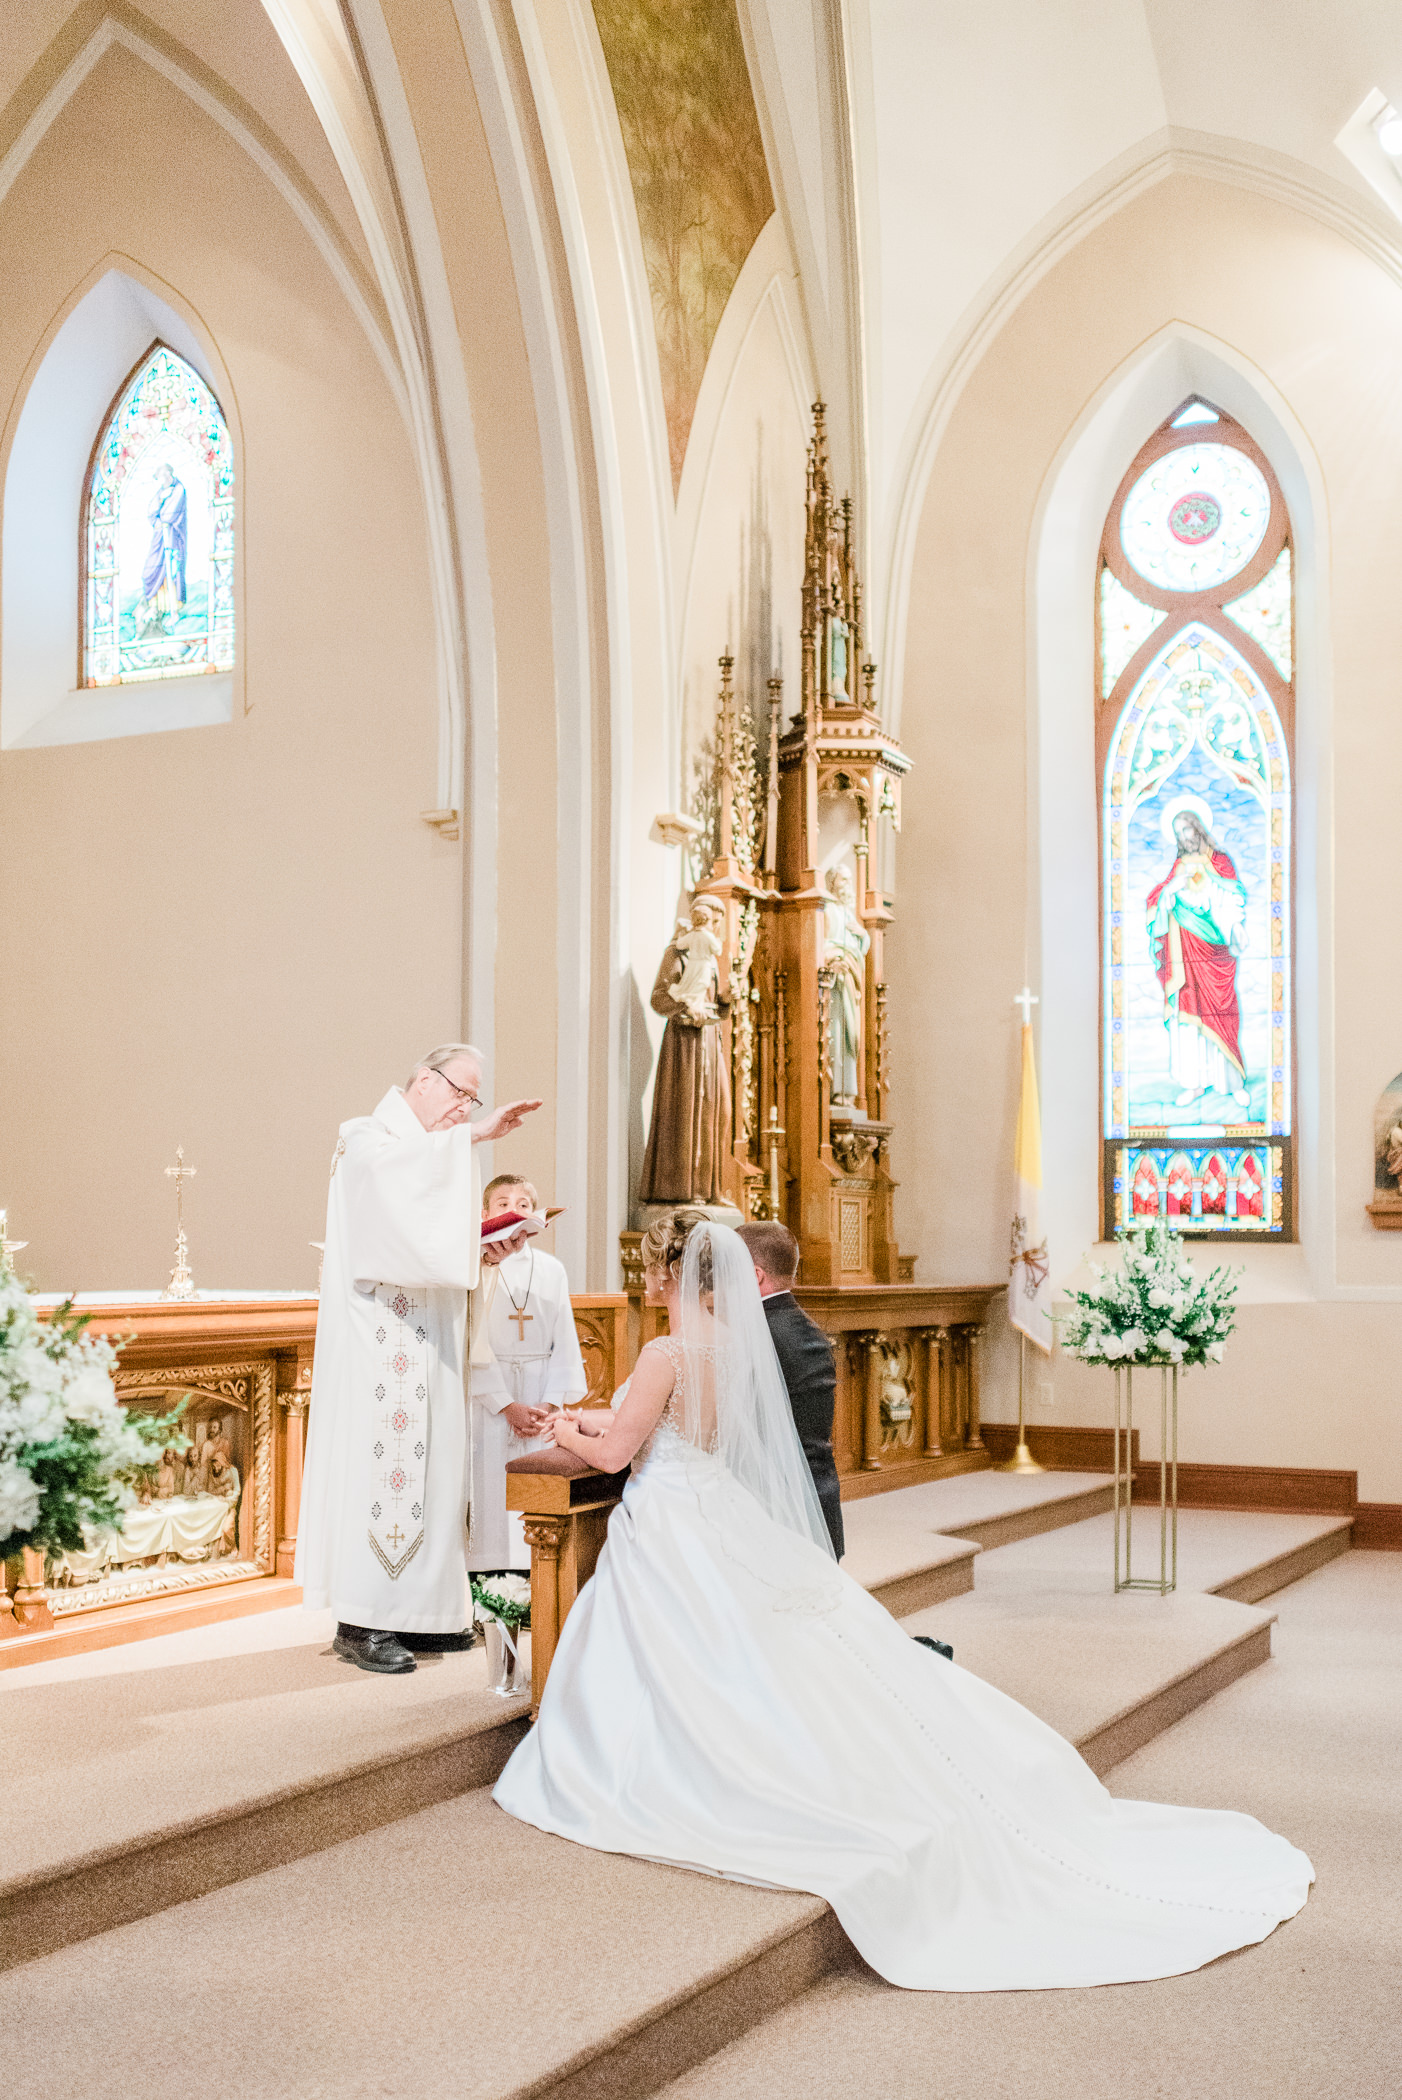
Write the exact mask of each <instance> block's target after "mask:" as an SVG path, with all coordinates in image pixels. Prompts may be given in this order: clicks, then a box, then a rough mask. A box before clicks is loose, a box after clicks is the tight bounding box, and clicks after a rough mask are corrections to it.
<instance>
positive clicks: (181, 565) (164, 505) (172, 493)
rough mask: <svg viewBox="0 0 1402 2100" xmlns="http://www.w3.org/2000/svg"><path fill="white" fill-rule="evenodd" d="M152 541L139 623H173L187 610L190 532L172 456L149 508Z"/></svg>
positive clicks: (143, 573)
mask: <svg viewBox="0 0 1402 2100" xmlns="http://www.w3.org/2000/svg"><path fill="white" fill-rule="evenodd" d="M147 516H148V518H149V519H150V521H151V544H150V546H149V547H148V548H147V550H146V561H145V565H144V567H143V568H142V571H141V605H140V608H139V610H138V613H137V622H138V625H140V626H143V627H153V626H155V625H156V623H157V622H158V621H160V622H162V623H164V624H165V625H167V626H169V625H170V624H171V623H172V622H173V621H175V620H178V619H179V618H180V615H181V613H183V612H184V610H185V551H186V542H187V534H188V526H187V503H186V497H185V484H184V482H183V481H177V480H176V478H175V470H174V468H173V467H172V466H171V464H170V462H169V460H163V461H162V462H161V466H160V470H159V472H158V473H157V475H156V486H155V490H154V492H153V494H152V497H151V507H150V509H149V511H148V512H147Z"/></svg>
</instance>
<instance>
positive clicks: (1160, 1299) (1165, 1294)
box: [1149, 1283, 1173, 1311]
mask: <svg viewBox="0 0 1402 2100" xmlns="http://www.w3.org/2000/svg"><path fill="white" fill-rule="evenodd" d="M1149 1303H1150V1305H1152V1306H1153V1307H1154V1309H1155V1310H1156V1311H1162V1310H1163V1309H1164V1308H1165V1307H1167V1306H1170V1305H1172V1303H1173V1293H1172V1291H1166V1290H1165V1289H1164V1287H1163V1285H1162V1284H1161V1283H1156V1284H1155V1285H1154V1288H1153V1289H1152V1290H1151V1291H1150V1293H1149Z"/></svg>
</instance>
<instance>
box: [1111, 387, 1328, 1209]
mask: <svg viewBox="0 0 1402 2100" xmlns="http://www.w3.org/2000/svg"><path fill="white" fill-rule="evenodd" d="M1095 617H1096V652H1095V656H1096V667H1097V678H1096V694H1095V705H1096V740H1095V748H1096V768H1097V785H1098V789H1099V796H1100V850H1101V908H1100V922H1101V1044H1102V1051H1101V1058H1102V1070H1101V1130H1102V1165H1101V1196H1102V1218H1103V1225H1102V1229H1103V1231H1104V1233H1105V1236H1106V1237H1107V1238H1109V1237H1111V1236H1113V1234H1114V1233H1115V1232H1117V1231H1119V1230H1122V1229H1123V1228H1124V1227H1125V1226H1126V1225H1128V1224H1131V1223H1133V1222H1134V1221H1135V1218H1136V1216H1142V1212H1143V1201H1142V1192H1143V1191H1144V1189H1145V1188H1146V1187H1147V1186H1148V1184H1149V1180H1150V1176H1149V1175H1148V1174H1147V1173H1146V1171H1145V1169H1146V1167H1149V1166H1151V1167H1152V1169H1153V1175H1152V1179H1153V1182H1154V1184H1155V1185H1156V1186H1157V1187H1158V1188H1160V1189H1162V1191H1163V1192H1164V1193H1163V1198H1162V1206H1163V1208H1164V1209H1166V1211H1167V1212H1168V1213H1171V1214H1172V1216H1173V1220H1174V1222H1175V1223H1176V1224H1177V1225H1178V1226H1179V1229H1180V1230H1183V1231H1185V1232H1186V1233H1188V1234H1190V1235H1192V1236H1194V1237H1198V1236H1214V1237H1215V1236H1218V1235H1225V1236H1230V1237H1233V1238H1239V1239H1240V1238H1247V1239H1266V1240H1275V1241H1281V1240H1287V1239H1292V1238H1293V1237H1294V1236H1295V1219H1294V1175H1293V1142H1294V987H1293V981H1292V949H1293V938H1292V936H1293V925H1294V889H1293V873H1292V855H1293V836H1292V832H1293V826H1292V815H1293V773H1294V766H1293V741H1294V712H1295V711H1294V683H1293V679H1294V562H1293V545H1292V537H1291V526H1290V514H1289V510H1288V507H1287V505H1286V501H1285V497H1284V495H1283V493H1282V491H1281V488H1280V486H1279V483H1278V482H1277V480H1276V477H1275V474H1274V472H1273V471H1272V469H1271V465H1270V462H1269V460H1268V459H1267V457H1266V455H1265V454H1264V452H1262V451H1261V449H1260V447H1259V446H1258V445H1257V444H1256V443H1255V441H1254V440H1253V439H1252V438H1251V436H1250V435H1249V433H1248V432H1247V431H1246V430H1245V429H1244V428H1243V427H1242V425H1241V424H1239V423H1237V422H1236V421H1235V420H1234V419H1233V418H1232V417H1231V416H1229V415H1228V414H1226V412H1225V411H1224V410H1220V409H1218V408H1216V407H1214V406H1213V405H1212V404H1211V403H1210V402H1208V401H1207V400H1205V399H1203V398H1201V397H1196V396H1195V397H1193V398H1192V399H1190V400H1189V401H1187V402H1185V403H1183V404H1182V405H1181V406H1180V407H1179V408H1178V410H1177V411H1176V412H1175V413H1174V414H1173V415H1172V416H1171V417H1169V418H1167V419H1166V420H1165V421H1164V422H1163V423H1162V424H1161V425H1160V426H1159V428H1158V429H1157V430H1156V431H1155V432H1154V434H1153V435H1152V436H1151V437H1150V438H1149V440H1148V441H1147V443H1146V444H1144V445H1143V446H1142V447H1141V448H1140V451H1139V452H1138V454H1137V455H1136V456H1135V458H1134V460H1133V461H1132V463H1131V464H1130V466H1129V468H1128V469H1127V471H1126V472H1125V474H1124V476H1123V478H1122V480H1121V482H1120V485H1119V487H1118V489H1117V490H1116V492H1115V496H1114V499H1113V501H1112V502H1111V505H1110V508H1109V513H1108V515H1107V518H1106V521H1105V528H1104V533H1103V536H1102V540H1101V547H1100V560H1099V564H1098V574H1097V580H1096V595H1095ZM1205 1193H1206V1198H1207V1200H1206V1201H1204V1195H1205ZM1243 1194H1244V1195H1245V1197H1246V1199H1247V1200H1246V1201H1245V1202H1243V1201H1242V1197H1243Z"/></svg>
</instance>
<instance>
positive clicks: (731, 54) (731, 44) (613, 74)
mask: <svg viewBox="0 0 1402 2100" xmlns="http://www.w3.org/2000/svg"><path fill="white" fill-rule="evenodd" d="M593 4H594V18H595V20H596V21H597V23H598V25H599V37H600V40H601V42H602V44H603V47H604V59H605V62H606V64H607V66H608V72H609V81H610V84H611V86H612V88H613V95H614V101H615V103H616V104H617V107H618V118H619V123H620V125H621V126H622V130H623V145H624V150H625V151H626V153H627V156H628V173H629V176H630V178H631V181H632V185H633V197H634V201H635V203H636V205H637V212H638V225H639V228H640V231H641V233H642V242H643V254H644V257H645V259H646V262H647V275H648V287H649V290H650V292H651V294H652V316H653V322H654V325H655V327H656V330H657V351H658V358H659V360H660V363H661V367H662V399H663V405H664V407H665V409H666V413H667V440H668V448H669V451H670V453H671V462H672V488H673V491H674V492H675V491H676V489H677V487H678V486H679V485H680V482H681V473H682V461H683V460H684V458H685V457H686V441H687V437H688V434H689V433H690V430H691V419H692V416H693V415H694V414H695V411H696V397H697V394H698V393H699V391H700V388H701V375H702V373H703V372H704V371H705V369H706V357H707V354H708V352H709V350H710V347H711V342H712V339H713V338H714V336H715V332H716V328H717V326H718V325H719V322H720V317H721V314H722V313H723V312H724V310H725V302H726V300H727V299H728V298H729V297H730V292H731V288H732V286H733V285H734V283H735V280H736V278H737V277H738V276H739V274H740V269H741V266H742V264H743V263H744V260H745V257H746V256H747V255H748V254H749V252H750V250H751V248H752V247H753V246H754V244H755V241H756V239H757V237H758V235H759V233H760V230H761V228H762V227H763V225H764V223H765V221H766V220H767V219H768V218H769V216H770V214H771V213H772V211H773V209H774V195H773V191H772V190H771V188H770V184H769V171H768V169H767V167H766V166H765V160H764V146H763V143H762V141H761V138H760V130H759V117H758V114H757V112H756V110H755V101H754V93H753V91H752V89H751V86H750V76H749V71H748V68H747V67H746V64H745V49H744V45H743V44H742V42H741V39H740V24H739V21H738V20H737V18H736V13H735V0H593Z"/></svg>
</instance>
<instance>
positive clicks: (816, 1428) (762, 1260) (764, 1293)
mask: <svg viewBox="0 0 1402 2100" xmlns="http://www.w3.org/2000/svg"><path fill="white" fill-rule="evenodd" d="M738 1230H739V1234H740V1238H741V1239H742V1240H743V1241H744V1242H745V1245H746V1247H747V1248H748V1249H749V1255H750V1260H751V1261H752V1262H753V1263H754V1265H755V1281H756V1282H757V1283H758V1285H759V1295H760V1297H761V1298H762V1299H763V1300H764V1316H765V1319H766V1320H767V1321H768V1323H769V1339H770V1341H771V1342H773V1344H774V1354H775V1355H776V1356H777V1357H778V1359H779V1369H780V1370H781V1371H782V1372H783V1374H784V1383H785V1385H786V1386H787V1387H788V1389H789V1405H790V1406H791V1407H792V1409H793V1418H794V1427H795V1428H796V1429H797V1431H798V1440H799V1442H800V1443H801V1444H802V1446H803V1455H804V1457H805V1458H806V1459H807V1461H808V1470H809V1472H810V1473H811V1474H812V1475H813V1485H814V1487H815V1488H816V1489H817V1493H818V1502H819V1505H820V1506H821V1508H822V1512H823V1522H824V1523H825V1524H826V1525H827V1527H828V1536H829V1538H830V1539H831V1540H832V1550H833V1552H834V1553H835V1554H836V1555H837V1558H838V1559H839V1560H841V1558H842V1553H843V1537H842V1491H841V1488H840V1486H839V1484H838V1478H837V1464H836V1461H835V1460H834V1458H833V1455H832V1414H833V1405H834V1402H835V1399H836V1395H837V1371H836V1369H835V1367H834V1364H833V1360H832V1345H831V1344H830V1342H829V1341H828V1338H827V1336H826V1335H825V1334H824V1333H823V1330H822V1328H821V1327H819V1326H818V1324H817V1322H816V1321H814V1320H810V1319H809V1317H808V1315H807V1313H806V1312H805V1311H804V1310H803V1307H802V1306H801V1305H800V1304H799V1302H798V1300H797V1299H796V1298H795V1297H794V1294H793V1286H794V1278H795V1276H797V1274H798V1241H797V1240H796V1239H795V1238H794V1236H793V1234H792V1233H791V1232H790V1231H789V1228H788V1226H787V1225H781V1224H779V1223H778V1221H777V1220H772V1219H765V1220H763V1221H761V1222H758V1223H756V1224H753V1225H741V1226H740V1227H739V1228H738Z"/></svg>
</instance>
